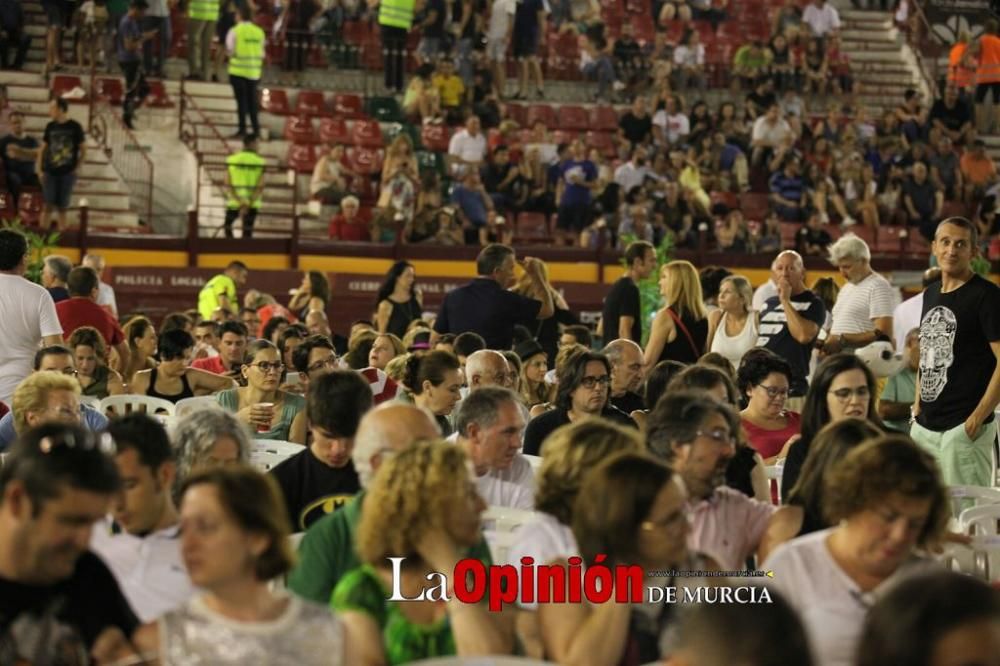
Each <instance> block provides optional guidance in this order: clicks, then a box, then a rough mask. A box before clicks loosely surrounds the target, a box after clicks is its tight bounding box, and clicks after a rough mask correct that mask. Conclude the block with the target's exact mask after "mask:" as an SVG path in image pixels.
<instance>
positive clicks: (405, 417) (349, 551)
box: [288, 402, 492, 604]
mask: <svg viewBox="0 0 1000 666" xmlns="http://www.w3.org/2000/svg"><path fill="white" fill-rule="evenodd" d="M439 437H441V430H440V428H438V425H437V422H436V421H435V420H434V415H433V414H431V413H430V412H428V411H426V410H423V409H421V408H419V407H416V406H414V405H409V404H405V403H400V402H387V403H384V404H382V405H379V406H378V407H376V408H375V409H372V410H370V411H369V412H367V413H366V414H365V415H364V416H363V417H362V418H361V422H360V423H359V424H358V430H357V432H356V433H355V435H354V450H353V451H352V452H351V458H352V460H353V461H354V469H355V470H356V471H357V473H358V481H359V482H360V484H361V492H359V493H358V494H356V495H355V496H354V498H353V499H351V501H349V502H348V503H347V504H345V505H344V506H343V507H341V508H340V509H338V510H337V511H335V512H334V513H331V514H328V515H326V516H323V517H322V518H320V519H319V520H317V521H316V522H315V523H313V525H312V526H310V527H309V529H308V530H307V531H306V533H305V535H304V536H303V538H302V542H301V544H300V545H299V561H298V564H297V565H296V567H295V569H293V570H292V572H291V574H289V577H288V587H289V589H290V590H292V591H293V592H295V593H296V594H298V595H299V596H300V597H303V598H305V599H311V600H312V601H315V602H317V603H321V604H329V603H330V595H331V594H332V593H333V588H334V587H335V586H336V585H337V582H338V581H340V579H341V578H342V577H343V576H344V574H346V573H347V572H348V571H350V570H351V569H354V568H355V567H358V566H361V562H360V561H359V560H358V555H357V553H356V552H355V549H354V534H355V531H356V530H357V527H358V522H359V521H360V520H361V512H362V511H363V510H364V498H365V489H366V488H367V487H368V485H369V484H370V483H371V480H372V476H373V475H374V474H375V472H376V471H377V470H378V468H379V466H380V465H381V464H382V462H383V461H384V460H385V459H386V458H388V457H389V456H391V455H393V454H394V453H396V452H398V451H402V450H403V449H405V448H406V447H407V446H409V445H410V444H413V443H414V442H418V441H421V440H425V439H437V438H439ZM468 555H469V556H471V557H475V558H477V559H480V560H483V562H485V563H487V564H489V563H491V561H492V560H491V559H490V552H489V547H488V546H487V545H486V542H485V541H480V542H479V544H477V545H476V546H474V547H473V548H472V549H470V551H469V553H468Z"/></svg>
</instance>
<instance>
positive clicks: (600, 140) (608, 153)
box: [586, 131, 618, 157]
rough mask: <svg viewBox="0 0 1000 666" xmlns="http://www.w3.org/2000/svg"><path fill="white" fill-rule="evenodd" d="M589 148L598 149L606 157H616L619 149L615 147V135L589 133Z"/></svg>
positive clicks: (587, 140) (587, 139)
mask: <svg viewBox="0 0 1000 666" xmlns="http://www.w3.org/2000/svg"><path fill="white" fill-rule="evenodd" d="M586 142H587V148H588V149H590V148H596V149H597V150H599V151H600V152H601V154H602V155H604V156H605V157H615V156H616V155H617V154H618V147H617V146H615V139H614V135H612V134H611V133H610V132H594V131H591V132H587V137H586Z"/></svg>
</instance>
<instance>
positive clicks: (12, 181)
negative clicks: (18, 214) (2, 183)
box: [0, 111, 41, 203]
mask: <svg viewBox="0 0 1000 666" xmlns="http://www.w3.org/2000/svg"><path fill="white" fill-rule="evenodd" d="M0 157H2V158H3V167H4V171H6V172H7V188H8V189H9V190H10V193H11V195H13V197H14V202H15V203H16V202H17V200H18V197H19V196H20V194H21V188H22V187H24V186H28V187H40V186H41V183H39V182H38V174H36V173H35V162H36V161H38V139H36V138H35V137H33V136H28V133H27V132H25V131H24V114H23V113H21V112H20V111H13V112H12V113H11V114H10V134H8V135H7V136H5V137H3V138H2V139H0Z"/></svg>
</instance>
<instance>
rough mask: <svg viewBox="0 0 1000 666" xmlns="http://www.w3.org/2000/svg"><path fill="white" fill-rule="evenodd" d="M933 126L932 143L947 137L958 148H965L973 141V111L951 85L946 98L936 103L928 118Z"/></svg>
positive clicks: (945, 90)
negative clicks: (964, 146) (941, 137)
mask: <svg viewBox="0 0 1000 666" xmlns="http://www.w3.org/2000/svg"><path fill="white" fill-rule="evenodd" d="M928 120H929V121H930V126H931V136H930V139H931V143H932V144H936V143H937V141H936V139H938V138H940V136H947V137H948V138H949V139H951V141H952V143H954V144H955V145H956V146H963V145H965V144H966V143H968V142H969V141H971V140H972V139H973V135H974V134H975V130H974V128H973V126H972V109H971V108H969V105H968V104H967V103H966V102H965V101H963V100H961V99H959V97H958V89H957V88H955V86H954V85H949V86H948V87H947V88H945V89H944V98H943V99H939V100H937V101H935V102H934V106H932V107H931V113H930V117H929V118H928Z"/></svg>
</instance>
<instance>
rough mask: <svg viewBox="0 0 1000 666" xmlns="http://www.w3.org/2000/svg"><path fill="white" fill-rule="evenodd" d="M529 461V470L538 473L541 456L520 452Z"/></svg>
mask: <svg viewBox="0 0 1000 666" xmlns="http://www.w3.org/2000/svg"><path fill="white" fill-rule="evenodd" d="M522 455H523V456H524V457H525V459H527V461H528V462H529V463H531V471H532V472H533V473H535V474H538V469H539V468H540V467H541V466H542V457H541V456H533V455H531V454H530V453H524V454H522Z"/></svg>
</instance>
